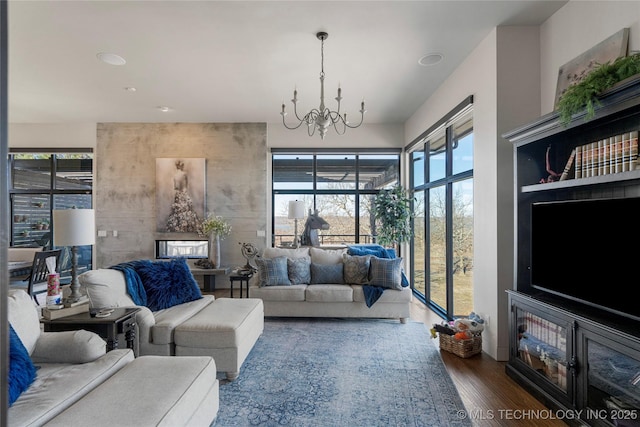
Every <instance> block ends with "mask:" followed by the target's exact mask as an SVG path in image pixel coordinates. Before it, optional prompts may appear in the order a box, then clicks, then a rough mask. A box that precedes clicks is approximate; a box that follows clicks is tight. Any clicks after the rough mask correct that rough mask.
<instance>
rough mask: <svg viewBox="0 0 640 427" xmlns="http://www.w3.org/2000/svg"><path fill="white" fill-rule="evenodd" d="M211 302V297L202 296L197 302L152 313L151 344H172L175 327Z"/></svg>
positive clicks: (212, 298)
mask: <svg viewBox="0 0 640 427" xmlns="http://www.w3.org/2000/svg"><path fill="white" fill-rule="evenodd" d="M213 301H214V297H213V295H204V296H203V297H202V298H200V299H198V300H195V301H190V302H185V303H184V304H179V305H174V306H173V307H169V308H165V309H164V310H159V311H155V312H153V317H154V318H155V324H154V325H153V326H152V327H151V337H150V338H151V342H153V343H154V344H171V343H173V331H174V329H175V328H176V326H178V325H179V324H181V323H182V322H184V321H186V320H188V319H190V318H191V317H192V316H194V315H195V314H196V313H198V312H199V311H200V310H202V309H203V308H204V307H206V306H207V305H209V304H211V303H212V302H213Z"/></svg>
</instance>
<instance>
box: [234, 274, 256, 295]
mask: <svg viewBox="0 0 640 427" xmlns="http://www.w3.org/2000/svg"><path fill="white" fill-rule="evenodd" d="M252 277H253V273H249V274H232V275H231V276H229V281H230V282H231V298H233V284H234V283H235V282H240V298H242V285H243V284H245V285H246V286H247V298H249V280H250V279H251V278H252Z"/></svg>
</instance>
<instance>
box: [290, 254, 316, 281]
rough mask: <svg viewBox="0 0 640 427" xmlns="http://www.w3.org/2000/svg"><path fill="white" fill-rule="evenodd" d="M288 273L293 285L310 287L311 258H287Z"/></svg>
mask: <svg viewBox="0 0 640 427" xmlns="http://www.w3.org/2000/svg"><path fill="white" fill-rule="evenodd" d="M287 272H288V274H289V280H290V281H291V284H292V285H308V284H309V283H310V282H311V257H308V256H305V257H302V258H287Z"/></svg>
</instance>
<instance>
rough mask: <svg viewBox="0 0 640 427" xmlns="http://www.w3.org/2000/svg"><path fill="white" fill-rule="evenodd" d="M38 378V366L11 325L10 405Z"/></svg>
mask: <svg viewBox="0 0 640 427" xmlns="http://www.w3.org/2000/svg"><path fill="white" fill-rule="evenodd" d="M35 379H36V367H35V366H34V364H33V362H32V361H31V357H29V352H28V351H27V349H26V348H25V347H24V344H22V341H21V340H20V337H19V336H18V334H17V333H16V331H14V330H13V326H11V325H9V378H8V380H9V406H11V405H13V402H15V401H16V400H18V397H20V395H21V394H22V392H23V391H25V390H26V389H28V388H29V386H30V385H31V383H33V381H34V380H35Z"/></svg>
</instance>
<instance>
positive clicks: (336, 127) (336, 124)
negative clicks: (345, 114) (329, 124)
mask: <svg viewBox="0 0 640 427" xmlns="http://www.w3.org/2000/svg"><path fill="white" fill-rule="evenodd" d="M338 117H340V116H338ZM339 123H340V124H342V132H340V129H338V124H339ZM333 129H334V130H335V131H336V133H337V134H338V135H344V134H345V132H346V131H347V124H346V123H345V122H344V120H342V117H340V120H338V121H335V122H333Z"/></svg>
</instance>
